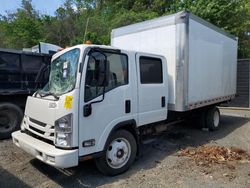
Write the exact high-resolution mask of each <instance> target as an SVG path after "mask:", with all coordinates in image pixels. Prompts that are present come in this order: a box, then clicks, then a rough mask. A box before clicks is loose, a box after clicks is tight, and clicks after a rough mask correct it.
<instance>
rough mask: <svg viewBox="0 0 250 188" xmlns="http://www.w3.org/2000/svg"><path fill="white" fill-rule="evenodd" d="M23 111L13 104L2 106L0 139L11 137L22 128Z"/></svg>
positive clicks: (0, 106)
mask: <svg viewBox="0 0 250 188" xmlns="http://www.w3.org/2000/svg"><path fill="white" fill-rule="evenodd" d="M22 118H23V111H22V110H21V109H20V108H19V107H18V106H16V105H15V104H12V103H1V104H0V139H7V138H10V137H11V133H12V132H14V131H16V130H18V129H19V128H20V124H21V121H22Z"/></svg>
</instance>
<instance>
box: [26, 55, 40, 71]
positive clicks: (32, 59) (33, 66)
mask: <svg viewBox="0 0 250 188" xmlns="http://www.w3.org/2000/svg"><path fill="white" fill-rule="evenodd" d="M42 63H43V58H42V57H40V56H30V55H22V66H23V70H24V71H25V72H38V71H39V69H40V67H41V65H42Z"/></svg>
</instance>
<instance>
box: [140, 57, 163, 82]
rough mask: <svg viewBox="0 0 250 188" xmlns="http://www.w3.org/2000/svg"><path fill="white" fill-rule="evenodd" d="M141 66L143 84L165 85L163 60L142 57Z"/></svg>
mask: <svg viewBox="0 0 250 188" xmlns="http://www.w3.org/2000/svg"><path fill="white" fill-rule="evenodd" d="M139 64H140V80H141V84H160V83H163V77H162V61H161V59H159V58H152V57H146V56H141V57H140V63H139Z"/></svg>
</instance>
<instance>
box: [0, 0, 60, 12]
mask: <svg viewBox="0 0 250 188" xmlns="http://www.w3.org/2000/svg"><path fill="white" fill-rule="evenodd" d="M21 2H22V1H21V0H0V14H3V15H5V14H6V11H10V12H13V11H15V10H16V9H17V8H20V7H21ZM63 2H64V0H32V4H33V7H34V8H35V9H36V10H38V11H39V12H40V13H42V14H49V15H54V12H55V10H56V9H57V8H58V7H59V6H60V5H62V4H63Z"/></svg>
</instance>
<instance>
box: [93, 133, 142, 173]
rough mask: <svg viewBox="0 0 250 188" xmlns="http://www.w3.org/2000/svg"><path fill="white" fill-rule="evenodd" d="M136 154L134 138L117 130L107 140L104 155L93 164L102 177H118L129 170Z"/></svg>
mask: <svg viewBox="0 0 250 188" xmlns="http://www.w3.org/2000/svg"><path fill="white" fill-rule="evenodd" d="M136 152H137V144H136V140H135V138H134V136H133V135H132V134H131V133H130V132H128V131H126V130H118V131H116V132H115V133H114V134H113V135H112V136H111V138H110V139H109V141H108V146H107V148H106V150H105V154H104V155H103V156H102V157H100V158H97V159H96V160H95V163H96V166H97V168H98V170H99V171H100V172H101V173H103V174H104V175H108V176H114V175H118V174H121V173H123V172H125V171H127V170H128V169H129V167H130V166H131V165H132V163H133V162H134V160H135V157H136Z"/></svg>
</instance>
